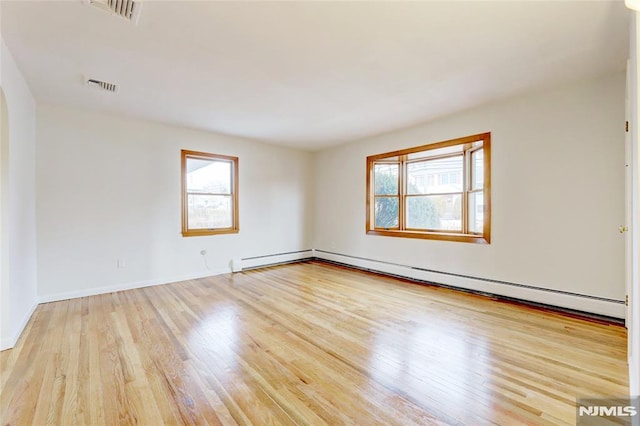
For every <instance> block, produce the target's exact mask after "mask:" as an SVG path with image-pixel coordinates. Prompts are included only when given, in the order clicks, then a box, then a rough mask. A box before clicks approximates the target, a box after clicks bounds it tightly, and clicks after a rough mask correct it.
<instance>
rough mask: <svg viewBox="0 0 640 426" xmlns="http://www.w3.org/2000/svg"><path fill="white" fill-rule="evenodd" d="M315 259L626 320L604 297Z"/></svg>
mask: <svg viewBox="0 0 640 426" xmlns="http://www.w3.org/2000/svg"><path fill="white" fill-rule="evenodd" d="M314 254H315V257H316V258H318V259H324V260H328V261H333V262H338V263H343V264H346V265H350V266H354V267H356V268H362V269H368V270H372V271H377V272H382V273H385V274H391V275H397V276H400V277H405V278H410V279H415V280H418V281H426V282H430V283H434V284H443V285H446V286H451V287H456V288H461V289H466V290H471V291H476V292H482V293H490V294H494V295H497V296H504V297H508V298H512V299H519V300H522V301H525V302H533V303H540V304H544V305H550V306H556V307H560V308H566V309H572V310H576V311H582V312H587V313H592V314H597V315H604V316H607V317H612V318H624V315H625V306H624V302H622V301H618V300H612V299H606V298H603V297H594V296H588V295H581V294H575V293H569V292H564V291H559V290H552V289H545V288H539V287H534V286H531V285H523V284H516V283H508V282H505V281H498V280H491V279H485V278H479V277H469V276H462V275H459V274H452V273H447V272H438V271H431V270H425V269H420V268H416V267H412V266H409V265H400V264H395V263H389V262H383V261H377V260H373V259H365V258H362V257H357V256H350V255H345V254H340V253H333V252H329V251H325V250H318V249H315V250H314Z"/></svg>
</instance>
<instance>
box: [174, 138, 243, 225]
mask: <svg viewBox="0 0 640 426" xmlns="http://www.w3.org/2000/svg"><path fill="white" fill-rule="evenodd" d="M237 161H238V160H237V158H235V157H226V156H219V155H215V154H206V153H196V152H191V151H183V152H182V169H183V219H182V220H183V230H182V232H183V234H184V235H187V236H188V235H209V234H215V233H226V232H237Z"/></svg>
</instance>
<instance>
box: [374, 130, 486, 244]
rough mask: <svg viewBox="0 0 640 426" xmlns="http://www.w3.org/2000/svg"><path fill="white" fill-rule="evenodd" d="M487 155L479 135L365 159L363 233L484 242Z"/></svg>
mask: <svg viewBox="0 0 640 426" xmlns="http://www.w3.org/2000/svg"><path fill="white" fill-rule="evenodd" d="M490 152H491V134H490V133H483V134H479V135H473V136H468V137H464V138H459V139H453V140H450V141H444V142H438V143H434V144H430V145H423V146H419V147H415V148H409V149H405V150H401V151H394V152H390V153H386V154H379V155H373V156H370V157H367V233H368V234H373V235H384V236H395V237H411V238H425V239H438V240H449V241H462V242H476V243H489V241H490V233H491V208H490V199H491V196H490V184H489V183H490V181H491V175H490V170H491V155H490ZM372 201H373V202H372Z"/></svg>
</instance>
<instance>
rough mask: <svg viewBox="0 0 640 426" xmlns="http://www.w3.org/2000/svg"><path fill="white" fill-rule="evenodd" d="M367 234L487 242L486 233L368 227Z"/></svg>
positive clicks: (488, 240)
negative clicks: (449, 232)
mask: <svg viewBox="0 0 640 426" xmlns="http://www.w3.org/2000/svg"><path fill="white" fill-rule="evenodd" d="M367 234H368V235H379V236H382V237H400V238H421V239H424V240H440V241H456V242H460V243H475V244H489V243H490V239H489V237H488V236H487V235H474V234H448V233H446V232H420V231H399V230H393V229H389V230H386V229H370V230H368V231H367Z"/></svg>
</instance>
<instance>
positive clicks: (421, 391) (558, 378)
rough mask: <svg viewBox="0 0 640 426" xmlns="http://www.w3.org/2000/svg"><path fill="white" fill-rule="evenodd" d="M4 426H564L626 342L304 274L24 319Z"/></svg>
mask: <svg viewBox="0 0 640 426" xmlns="http://www.w3.org/2000/svg"><path fill="white" fill-rule="evenodd" d="M0 363H1V364H0V366H1V376H0V385H1V388H0V389H2V394H1V398H0V409H1V413H2V424H3V425H4V424H11V425H32V424H33V425H45V424H59V425H72V424H87V425H89V424H91V425H101V424H107V425H124V424H142V425H153V426H156V425H162V424H202V425H204V424H225V425H226V424H254V425H269V424H276V425H289V424H298V425H311V424H314V425H315V424H318V425H319V424H329V425H340V424H354V425H412V424H419V425H426V424H468V425H484V424H502V425H518V424H527V425H530V424H531V425H532V424H554V425H555V424H565V423H566V424H574V423H575V408H574V403H575V398H576V397H578V396H611V395H626V394H627V393H628V384H627V365H626V332H625V329H624V328H623V327H621V326H617V325H611V324H607V323H603V322H597V321H589V320H584V319H580V318H576V317H572V316H568V315H563V314H559V313H555V312H549V311H544V310H540V309H536V308H531V307H527V306H520V305H516V304H512V303H504V302H498V301H494V300H491V299H488V298H485V297H481V296H475V295H470V294H465V293H460V292H456V291H452V290H448V289H444V288H438V287H428V286H422V285H417V284H412V283H408V282H404V281H401V280H396V279H393V278H388V277H382V276H378V275H374V274H369V273H365V272H360V271H354V270H350V269H346V268H342V267H338V266H334V265H328V264H325V263H319V262H309V263H299V264H292V265H284V266H279V267H273V268H264V269H260V270H254V271H250V272H244V273H237V274H233V275H231V274H229V275H222V276H217V277H212V278H206V279H201V280H193V281H186V282H181V283H175V284H169V285H163V286H157V287H148V288H143V289H137V290H130V291H122V292H117V293H111V294H106V295H100V296H92V297H85V298H82V299H74V300H68V301H63V302H56V303H48V304H44V305H41V306H39V307H38V309H37V310H36V312H35V314H34V316H33V317H32V319H31V321H30V322H29V324H28V326H27V328H26V330H25V332H24V333H23V335H22V337H21V338H20V340H19V342H18V344H17V346H16V347H15V348H14V349H12V350H8V351H4V352H2V353H1V354H0Z"/></svg>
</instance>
